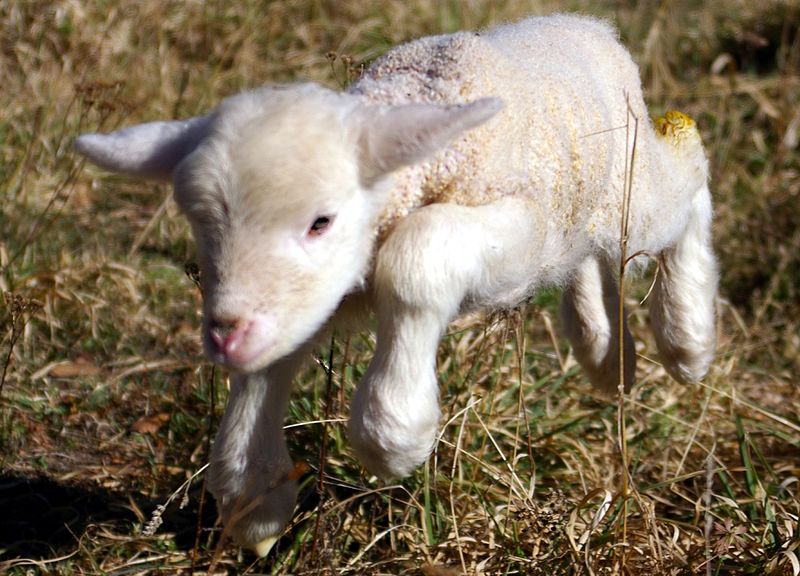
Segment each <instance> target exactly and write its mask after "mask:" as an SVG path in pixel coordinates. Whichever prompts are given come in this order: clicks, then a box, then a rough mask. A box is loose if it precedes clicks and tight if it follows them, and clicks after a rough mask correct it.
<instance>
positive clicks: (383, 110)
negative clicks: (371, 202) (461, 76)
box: [359, 98, 503, 185]
mask: <svg viewBox="0 0 800 576" xmlns="http://www.w3.org/2000/svg"><path fill="white" fill-rule="evenodd" d="M502 108H503V102H502V100H500V99H499V98H481V99H480V100H475V101H474V102H471V103H469V104H461V105H454V106H440V105H437V104H406V105H401V106H388V107H371V106H368V107H365V108H362V109H361V111H360V113H361V115H362V116H361V121H362V125H361V127H360V130H361V133H360V142H359V145H360V153H361V158H360V162H361V178H362V180H363V182H364V184H367V185H370V184H372V183H374V182H375V181H377V180H379V179H380V178H381V177H383V176H385V175H386V174H389V173H390V172H394V171H395V170H397V169H399V168H402V167H403V166H408V165H409V164H413V163H415V162H419V161H420V160H424V159H425V158H427V157H429V156H430V155H432V154H434V153H435V152H437V151H438V150H440V149H441V148H444V147H445V146H446V145H447V144H448V143H449V142H450V141H451V140H452V139H453V138H455V137H456V136H458V135H460V134H462V133H463V132H466V131H467V130H470V129H471V128H475V127H476V126H479V125H480V124H483V123H484V122H486V121H487V120H489V119H490V118H491V117H492V116H494V115H495V114H497V113H498V112H499V111H500V110H501V109H502Z"/></svg>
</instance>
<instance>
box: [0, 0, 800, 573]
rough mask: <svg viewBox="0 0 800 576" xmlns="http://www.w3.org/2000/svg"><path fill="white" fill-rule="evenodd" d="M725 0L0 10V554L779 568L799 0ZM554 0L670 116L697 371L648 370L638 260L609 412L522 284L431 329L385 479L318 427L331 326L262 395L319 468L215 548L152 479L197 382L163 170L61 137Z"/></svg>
mask: <svg viewBox="0 0 800 576" xmlns="http://www.w3.org/2000/svg"><path fill="white" fill-rule="evenodd" d="M753 6H756V3H750V2H744V1H743V0H741V1H740V0H735V1H732V0H712V1H710V2H705V3H695V2H690V1H689V0H675V1H674V2H664V3H661V4H660V5H655V4H653V3H625V2H610V1H609V2H593V3H589V2H587V1H584V0H573V1H569V2H555V1H541V2H536V1H529V2H524V1H522V0H505V1H500V2H490V1H488V0H470V1H468V2H456V1H454V0H451V1H440V2H435V1H433V0H410V1H405V2H403V1H400V0H384V1H382V2H379V3H368V2H355V1H352V2H333V1H331V0H325V1H323V0H298V1H296V2H271V3H266V2H257V1H255V0H243V1H241V2H238V3H235V4H234V3H227V2H221V1H206V2H186V3H184V2H177V1H154V0H145V1H144V2H134V1H132V0H123V1H121V2H105V1H101V0H96V1H93V2H85V3H80V2H76V1H63V2H55V3H50V2H34V1H14V0H11V1H10V2H6V3H2V4H0V78H2V79H3V89H2V91H0V144H1V146H0V155H2V156H0V181H2V182H3V186H2V188H0V194H1V195H2V197H1V198H0V199H1V200H2V204H1V205H0V290H2V291H3V292H4V293H7V296H6V297H5V298H4V299H3V303H2V304H0V321H2V325H0V328H2V329H1V330H0V362H2V365H0V368H2V384H0V395H1V396H0V402H1V403H2V404H0V406H2V412H1V413H0V446H2V450H1V451H0V454H2V470H1V471H0V511H2V514H0V572H9V573H12V574H27V573H47V574H49V573H58V574H101V573H102V574H149V573H165V574H170V573H190V572H194V573H198V574H205V573H209V572H211V573H215V574H217V573H251V574H254V573H276V574H289V573H292V574H318V573H321V574H340V573H341V574H423V575H425V576H443V575H445V576H449V575H451V574H461V573H467V574H562V573H563V574H615V573H629V574H694V573H696V574H765V573H771V574H798V573H800V563H799V561H798V558H799V557H800V552H798V546H800V544H798V542H799V541H800V540H798V530H800V526H798V516H799V515H800V481H798V478H800V418H798V412H800V410H799V408H800V391H799V389H798V383H797V379H796V375H797V373H798V371H800V328H799V326H800V257H798V255H799V254H800V232H798V230H800V199H799V198H798V197H799V196H800V177H799V176H800V159H799V157H798V153H797V148H798V140H800V106H798V101H799V99H798V94H800V71H799V68H800V67H799V63H800V33H798V24H800V9H799V8H798V5H797V4H796V3H794V2H793V0H771V1H770V2H766V3H758V7H757V8H754V7H753ZM554 10H580V11H583V12H590V13H595V14H599V15H603V16H607V17H611V18H613V19H615V20H616V21H617V22H618V24H619V27H620V30H621V33H622V36H623V39H624V40H625V42H626V44H627V45H628V46H630V48H631V49H632V51H633V52H634V55H635V57H636V59H637V61H638V62H639V64H640V66H641V68H642V72H643V77H644V81H645V87H646V90H647V96H648V100H649V102H650V103H651V106H652V109H653V112H656V113H658V112H662V111H663V110H664V109H666V108H678V109H682V110H685V111H686V112H688V113H690V114H691V115H693V116H694V117H695V118H697V119H698V121H699V124H700V127H701V129H702V132H703V136H704V139H705V141H706V143H707V145H708V147H709V154H710V157H711V161H712V167H713V182H712V184H713V191H714V195H715V201H716V213H717V220H716V228H715V232H716V240H717V247H718V251H719V255H720V260H721V263H722V273H723V278H722V295H721V299H720V303H719V318H720V327H719V335H720V351H719V356H718V361H717V362H716V364H715V366H714V368H713V370H712V372H711V374H710V375H709V377H708V378H707V379H706V380H705V382H704V383H703V384H701V385H697V386H692V387H683V386H680V385H678V384H676V383H675V382H672V381H671V380H670V379H669V378H668V377H667V376H666V374H665V373H664V371H663V369H661V367H660V366H659V365H658V363H657V356H656V354H655V352H654V346H653V342H652V339H651V338H650V337H649V334H648V331H647V330H646V325H647V322H648V319H647V313H646V310H645V309H643V308H641V307H639V306H638V304H637V301H636V299H635V297H637V296H640V295H642V294H643V293H644V292H645V291H646V284H647V280H646V279H644V280H643V281H642V283H641V286H639V285H634V286H633V287H632V288H631V291H630V292H629V303H628V305H629V307H630V308H632V309H633V314H632V317H631V323H632V329H633V331H634V332H635V334H636V336H637V338H638V340H639V342H640V343H641V344H640V348H639V350H638V352H639V354H640V355H641V358H640V362H639V372H638V374H637V376H638V383H637V385H636V387H635V388H634V390H633V391H632V392H631V394H630V395H629V396H628V397H627V398H626V399H625V402H624V404H623V410H622V412H619V411H618V409H617V407H616V406H615V405H613V404H610V403H608V402H607V401H605V400H603V399H602V398H600V397H598V396H597V395H596V394H595V393H594V391H593V390H592V389H591V388H590V387H589V386H588V384H587V382H586V380H585V378H584V377H583V376H582V374H581V373H580V371H579V370H578V369H577V367H576V366H575V363H574V361H573V360H572V358H571V356H570V354H569V350H568V349H567V347H566V346H565V344H564V343H563V342H562V341H560V340H558V339H557V338H556V337H555V336H554V332H555V331H556V330H557V326H556V321H555V319H554V318H553V317H554V315H555V309H556V305H555V303H556V301H557V296H558V295H557V294H555V293H547V294H543V295H541V296H540V297H539V298H537V300H536V301H535V302H531V303H529V304H528V305H526V306H524V307H522V308H520V309H519V310H514V311H511V312H510V313H508V314H507V315H504V316H502V317H494V318H490V319H476V320H475V321H473V322H465V323H463V324H462V325H459V326H454V327H453V328H452V330H451V333H450V334H449V336H448V337H447V338H446V339H445V341H444V342H443V344H442V346H441V349H440V358H439V369H440V380H441V384H442V397H443V400H444V412H445V417H444V426H443V431H442V439H441V442H440V443H439V446H438V449H437V452H436V454H435V456H434V457H433V458H432V459H431V460H430V461H429V463H428V465H427V466H426V467H425V469H424V470H420V471H419V472H418V473H417V474H416V475H415V476H414V477H413V478H411V479H409V480H407V481H404V482H403V483H401V484H399V485H397V486H384V485H380V484H378V483H376V482H374V481H373V480H371V479H369V478H367V477H365V476H364V475H363V474H362V472H361V470H360V469H359V467H358V464H357V463H356V461H355V460H354V459H353V458H352V456H351V455H350V452H349V450H348V447H347V442H346V437H345V431H344V424H343V420H344V419H345V418H346V401H347V398H348V397H349V395H350V393H351V391H352V388H353V386H354V384H355V383H356V382H357V381H358V379H359V378H360V376H361V375H362V374H363V372H364V370H365V366H366V363H367V361H368V359H369V356H370V350H371V347H372V341H371V339H370V337H369V336H368V335H366V334H365V335H355V336H352V337H350V338H349V339H345V338H337V339H336V340H335V342H334V343H333V345H332V347H331V351H329V350H327V349H322V350H320V352H319V353H320V358H319V362H318V363H317V364H315V365H314V366H312V367H310V368H309V369H308V370H307V372H306V373H305V374H304V375H303V377H302V378H301V381H300V382H299V383H298V393H297V394H296V395H295V397H294V400H293V403H292V407H291V419H290V423H298V422H299V423H303V424H302V425H299V426H295V427H293V428H292V429H291V442H292V445H293V449H294V452H295V454H296V456H297V457H298V458H300V459H303V460H304V461H306V462H308V463H309V464H310V466H311V468H312V471H318V470H319V469H320V453H321V452H320V444H321V443H324V444H325V447H326V451H325V454H326V458H325V459H324V472H325V474H324V476H323V482H322V483H321V484H320V483H319V482H318V480H317V478H316V476H315V474H314V473H311V474H309V475H308V476H307V479H306V482H305V484H304V488H303V490H302V493H301V501H300V505H299V508H298V511H297V514H296V517H295V520H294V522H293V524H292V526H291V527H290V528H289V530H288V531H287V533H286V536H285V537H284V538H283V539H282V540H281V541H280V542H279V543H278V545H277V546H276V549H275V551H274V552H273V553H271V554H270V556H268V557H267V558H266V559H264V560H259V561H256V560H255V559H254V558H252V557H249V556H247V555H242V553H241V552H239V551H238V550H237V549H236V548H235V547H232V546H230V544H229V543H227V542H225V541H224V540H221V538H220V536H221V532H220V529H219V527H218V526H217V525H216V524H215V522H214V513H213V509H212V508H213V506H212V505H211V504H210V503H209V497H208V496H206V495H205V494H204V492H203V490H202V475H200V476H199V477H198V478H196V479H195V480H194V481H193V482H191V483H189V484H187V485H186V486H185V487H184V488H182V489H180V490H179V487H181V486H182V484H183V483H184V482H186V481H187V480H188V479H189V478H190V477H191V476H192V474H194V473H195V472H196V471H197V470H199V469H200V468H201V467H202V466H203V464H204V462H205V461H206V458H207V454H208V446H209V442H210V437H211V436H212V435H213V430H214V427H215V423H216V421H217V417H218V415H219V413H220V411H221V407H222V405H223V402H224V398H222V396H224V375H222V374H220V373H219V372H218V371H215V370H213V369H212V367H210V366H208V365H207V364H205V363H204V362H202V361H201V360H200V345H199V339H198V335H197V332H198V331H197V324H198V310H199V303H200V295H199V293H198V291H197V289H196V287H195V286H194V284H193V282H192V280H191V279H190V278H189V277H188V276H187V275H186V274H185V273H184V265H185V263H186V262H190V261H191V260H192V254H193V249H192V244H191V239H190V236H189V232H188V228H187V226H186V224H185V223H184V222H183V221H182V220H181V219H180V218H178V217H177V215H176V210H175V208H174V206H173V205H172V203H171V201H170V200H169V199H168V195H169V192H168V189H167V188H166V187H164V186H155V185H152V184H140V183H134V182H130V181H128V180H125V179H122V178H116V177H111V176H108V175H106V174H102V173H100V172H98V171H95V170H93V169H89V168H85V167H84V166H83V165H82V163H81V162H80V161H79V160H78V158H76V156H75V155H74V154H73V153H72V152H71V151H70V142H71V140H72V138H73V137H74V135H75V134H76V133H78V132H80V131H86V130H97V129H110V128H113V127H116V126H120V125H122V124H128V123H132V122H135V121H140V120H146V119H153V118H160V117H181V116H186V115H190V114H195V113H198V112H201V111H204V110H206V109H208V108H209V107H211V106H212V105H213V104H214V103H215V102H217V101H218V100H219V99H220V98H221V97H222V96H225V95H228V94H231V93H233V92H235V91H237V90H240V89H242V88H246V87H251V86H255V85H258V84H259V83H261V82H263V81H267V80H270V81H286V80H292V79H295V78H303V79H312V80H316V81H320V82H324V83H326V84H328V85H331V86H336V85H343V84H346V83H347V82H348V81H349V79H350V78H352V76H353V75H354V74H357V73H358V70H359V66H360V65H361V64H362V63H364V62H368V61H369V60H370V59H372V58H374V57H375V56H377V55H378V54H380V53H382V52H383V51H385V50H386V49H387V48H388V47H389V46H391V45H393V44H396V43H398V42H402V41H404V40H406V39H409V38H412V37H416V36H420V35H424V34H430V33H435V32H446V31H451V30H455V29H459V28H465V27H479V26H482V25H486V24H489V23H492V22H498V21H502V20H504V19H508V18H515V17H518V16H521V15H524V14H536V13H547V12H551V11H554ZM331 52H332V53H334V54H336V55H337V57H336V58H335V59H332V58H330V57H329V56H328V55H329V53H331ZM329 352H331V354H332V356H331V358H332V366H329V361H328V358H329ZM217 396H220V397H217ZM620 415H621V416H622V418H623V419H624V423H625V426H624V439H625V444H626V445H627V456H628V457H627V459H623V458H622V457H621V455H620V451H619V448H618V447H619V444H620V443H619V438H620V431H619V430H618V417H619V416H620ZM322 420H328V421H329V422H328V424H327V425H325V426H323V425H322V424H321V421H322ZM623 462H624V464H623ZM625 474H627V475H628V480H629V486H630V488H629V491H628V492H625V491H623V488H622V487H623V482H622V478H623V477H624V475H625ZM172 493H176V494H177V495H176V497H175V498H174V501H172V502H170V505H169V506H167V507H166V508H165V509H163V513H161V512H160V513H158V514H157V516H158V517H159V518H160V519H161V520H162V521H163V524H161V525H160V526H156V525H155V524H158V522H156V523H152V520H151V519H152V516H153V513H154V511H156V510H162V509H160V508H158V506H159V505H161V504H165V503H166V502H167V499H168V497H169V496H170V494H172ZM626 494H627V497H625V496H626ZM182 504H183V505H184V506H181V505H182ZM148 524H150V525H149V526H148ZM148 528H149V529H148ZM151 532H152V533H151Z"/></svg>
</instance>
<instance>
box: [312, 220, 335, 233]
mask: <svg viewBox="0 0 800 576" xmlns="http://www.w3.org/2000/svg"><path fill="white" fill-rule="evenodd" d="M332 222H333V216H320V217H319V218H317V219H316V220H314V223H313V224H311V227H310V228H309V229H308V235H309V236H319V235H320V234H322V233H323V232H325V230H327V228H328V227H329V226H330V225H331V223H332Z"/></svg>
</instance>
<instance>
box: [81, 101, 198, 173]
mask: <svg viewBox="0 0 800 576" xmlns="http://www.w3.org/2000/svg"><path fill="white" fill-rule="evenodd" d="M209 124H210V117H209V116H198V117H196V118H191V119H189V120H175V121H171V122H149V123H147V124H139V125H137V126H131V127H130V128H123V129H122V130H117V131H116V132H111V133H110V134H84V135H82V136H79V137H78V138H77V139H76V140H75V149H76V150H77V151H78V152H80V153H81V154H83V155H84V156H86V157H87V158H89V160H91V161H92V162H94V163H95V164H97V165H98V166H100V167H102V168H105V169H106V170H110V171H111V172H122V173H124V174H131V175H133V176H139V177H141V178H158V179H168V178H169V177H170V176H171V174H172V170H173V169H174V168H175V166H177V165H178V163H179V162H180V161H181V160H183V158H184V157H185V156H186V155H188V154H190V153H191V152H192V151H193V150H194V149H195V148H196V147H197V145H198V144H199V143H200V142H201V141H202V140H203V138H205V137H206V135H207V134H208V127H209Z"/></svg>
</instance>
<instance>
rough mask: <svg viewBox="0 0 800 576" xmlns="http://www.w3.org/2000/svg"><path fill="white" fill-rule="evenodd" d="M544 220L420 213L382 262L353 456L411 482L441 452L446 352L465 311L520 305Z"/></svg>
mask: <svg viewBox="0 0 800 576" xmlns="http://www.w3.org/2000/svg"><path fill="white" fill-rule="evenodd" d="M541 221H542V220H541V218H540V217H538V216H537V213H536V208H535V207H534V206H533V205H531V204H530V203H529V202H527V201H524V200H520V199H514V198H507V199H504V200H500V201H497V202H495V203H492V204H488V205H484V206H477V207H464V206H457V205H452V204H436V205H431V206H428V207H425V208H422V209H419V210H417V211H416V212H414V213H412V214H411V215H409V216H408V217H406V218H405V219H404V220H403V221H401V222H400V223H399V224H398V226H397V228H396V229H395V230H393V231H392V234H391V235H390V237H389V238H388V239H387V240H386V242H385V243H384V245H383V246H382V248H381V250H380V251H379V253H378V258H377V262H376V271H375V298H376V305H377V315H378V339H377V346H376V350H375V358H374V359H373V361H372V363H371V364H370V366H369V368H368V370H367V373H366V375H365V376H364V379H363V381H362V382H361V383H360V385H359V387H358V389H357V390H356V394H355V397H354V399H353V409H352V414H351V421H350V436H351V439H352V442H353V447H354V449H355V451H356V454H357V455H358V457H359V459H360V460H361V461H362V463H363V464H364V465H365V466H366V467H367V469H368V470H370V471H371V472H373V473H374V474H376V475H378V476H380V477H382V478H385V479H388V478H394V477H403V476H406V475H408V474H409V473H410V472H411V471H412V470H413V469H414V468H415V467H417V466H419V465H420V464H421V463H423V462H424V461H425V459H426V458H427V457H428V455H429V454H430V452H431V450H432V449H433V445H434V442H435V439H436V432H437V429H438V425H439V415H440V413H439V406H438V387H437V381H436V371H435V368H436V350H437V345H438V342H439V339H440V337H441V335H442V333H443V332H444V330H445V328H446V327H447V324H448V322H449V321H450V320H451V319H452V318H453V317H454V316H455V315H456V314H457V313H458V311H459V309H460V308H461V307H462V304H463V303H464V302H465V301H468V302H471V303H475V304H479V305H488V306H497V305H508V304H514V303H516V302H517V301H519V299H521V298H522V297H524V296H525V294H526V289H527V287H528V286H529V285H530V283H531V282H532V279H533V275H534V273H535V270H536V268H537V261H538V255H539V251H538V248H539V247H540V246H541V243H542V235H543V234H542V230H541V226H540V222H541Z"/></svg>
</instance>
